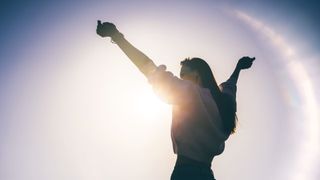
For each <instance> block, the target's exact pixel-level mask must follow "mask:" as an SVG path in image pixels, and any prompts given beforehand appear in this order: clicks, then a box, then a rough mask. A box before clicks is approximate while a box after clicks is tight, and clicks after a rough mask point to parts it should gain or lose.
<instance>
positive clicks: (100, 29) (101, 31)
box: [96, 20, 119, 37]
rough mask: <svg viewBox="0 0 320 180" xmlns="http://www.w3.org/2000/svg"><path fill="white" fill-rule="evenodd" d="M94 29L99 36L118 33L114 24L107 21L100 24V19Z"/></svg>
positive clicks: (111, 35) (109, 35)
mask: <svg viewBox="0 0 320 180" xmlns="http://www.w3.org/2000/svg"><path fill="white" fill-rule="evenodd" d="M96 31H97V34H98V35H100V36H101V37H113V36H114V35H115V34H117V33H119V31H118V29H117V28H116V26H115V25H114V24H112V23H109V22H104V23H103V24H102V23H101V21H100V20H98V25H97V30H96Z"/></svg>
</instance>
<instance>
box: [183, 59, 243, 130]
mask: <svg viewBox="0 0 320 180" xmlns="http://www.w3.org/2000/svg"><path fill="white" fill-rule="evenodd" d="M180 64H181V65H182V66H187V67H189V68H190V69H191V70H193V71H197V72H198V73H199V75H200V77H201V81H202V87H204V88H208V89H210V92H211V95H212V97H213V99H214V100H215V101H216V103H217V106H218V109H219V113H220V116H221V118H222V122H223V128H224V132H225V133H226V134H233V133H234V132H235V129H236V121H237V118H236V106H235V101H234V99H233V98H232V97H231V96H230V95H228V94H225V93H222V92H221V91H220V88H219V86H218V84H217V82H216V80H215V78H214V76H213V73H212V71H211V68H210V66H209V65H208V63H207V62H206V61H204V60H203V59H201V58H191V59H190V58H186V59H185V60H183V61H181V62H180Z"/></svg>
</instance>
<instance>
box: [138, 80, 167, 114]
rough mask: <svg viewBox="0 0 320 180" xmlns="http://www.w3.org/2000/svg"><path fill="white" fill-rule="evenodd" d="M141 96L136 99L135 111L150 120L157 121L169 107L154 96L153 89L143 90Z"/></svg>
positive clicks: (145, 88)
mask: <svg viewBox="0 0 320 180" xmlns="http://www.w3.org/2000/svg"><path fill="white" fill-rule="evenodd" d="M140 92H141V93H140V94H139V95H137V96H136V97H135V102H136V103H135V105H136V106H135V107H134V111H135V112H137V113H138V114H139V115H141V116H143V117H145V118H148V119H157V118H154V117H158V116H159V115H161V114H162V113H163V112H164V111H165V110H166V109H168V108H169V105H168V104H166V103H165V102H163V101H161V99H160V98H159V97H157V96H156V94H154V92H153V91H152V89H151V87H148V86H147V87H144V88H141V90H140Z"/></svg>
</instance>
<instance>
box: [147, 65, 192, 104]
mask: <svg viewBox="0 0 320 180" xmlns="http://www.w3.org/2000/svg"><path fill="white" fill-rule="evenodd" d="M147 78H148V82H149V83H150V84H151V85H152V88H153V90H154V92H155V93H156V94H157V95H158V96H159V97H160V98H161V99H162V100H164V101H165V102H166V103H168V104H175V105H177V104H182V103H187V102H189V100H190V99H191V95H192V92H193V89H194V87H193V85H192V83H191V82H190V81H186V80H182V79H180V78H178V77H176V76H174V75H173V74H172V73H171V72H170V71H166V66H164V65H160V66H158V67H157V68H156V69H154V70H153V71H152V72H150V73H149V74H148V75H147Z"/></svg>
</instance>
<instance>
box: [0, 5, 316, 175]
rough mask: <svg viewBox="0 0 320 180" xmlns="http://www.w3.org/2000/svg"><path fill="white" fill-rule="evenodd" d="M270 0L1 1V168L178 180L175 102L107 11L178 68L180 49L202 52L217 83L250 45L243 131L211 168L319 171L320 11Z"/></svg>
mask: <svg viewBox="0 0 320 180" xmlns="http://www.w3.org/2000/svg"><path fill="white" fill-rule="evenodd" d="M270 9H272V4H263V3H261V4H259V3H256V4H254V5H250V4H249V3H247V2H245V1H244V2H243V3H239V2H237V3H236V2H234V1H230V2H229V3H221V2H218V1H188V2H183V1H174V2H172V1H161V2H160V1H159V2H157V3H154V2H153V3H151V2H144V1H138V2H135V3H133V2H132V1H128V2H126V1H106V2H95V3H91V2H90V3H89V1H88V2H85V1H82V2H79V3H72V2H70V3H69V2H64V1H61V2H52V3H43V2H32V3H26V2H21V3H17V4H14V3H11V4H10V3H8V4H6V5H5V6H2V8H1V12H2V13H1V18H2V19H3V20H2V22H4V23H3V24H5V25H6V26H5V27H6V28H5V29H2V30H1V35H0V40H1V42H2V43H1V45H0V47H1V49H0V98H1V100H0V179H1V180H20V179H25V180H29V179H30V180H31V179H32V180H38V179H39V180H40V179H41V180H42V179H48V180H49V179H61V180H63V179H66V180H67V179H68V180H69V179H80V180H81V179H83V180H85V179H97V180H100V179H101V180H102V179H119V180H122V179H123V180H125V179H142V180H147V179H148V180H149V179H154V180H163V179H169V177H170V174H171V172H172V169H173V166H174V162H175V155H174V154H173V150H172V144H171V139H170V125H171V109H170V106H169V105H166V104H165V103H163V102H162V101H161V100H159V99H158V98H157V97H156V96H155V95H154V94H153V92H152V88H151V87H150V86H149V84H148V82H147V80H146V79H145V78H144V77H143V75H142V74H140V72H139V71H138V70H137V69H136V68H135V66H134V65H133V64H132V63H131V62H130V61H129V60H128V58H127V57H126V56H125V55H124V54H123V53H122V52H121V51H120V49H119V48H118V47H117V45H116V44H112V43H111V42H110V39H108V38H106V39H102V38H100V37H99V36H97V35H96V34H95V28H96V20H98V19H100V20H102V21H111V22H113V23H115V24H116V25H117V27H118V29H119V30H120V31H121V32H122V33H123V34H124V35H125V37H126V38H127V39H128V40H129V41H130V42H131V43H132V44H134V45H135V46H136V47H137V48H139V49H140V50H141V51H143V52H144V53H146V54H147V55H148V56H149V57H150V58H151V59H153V60H154V62H155V63H156V64H165V65H166V66H167V68H168V69H169V70H170V71H172V72H173V73H174V74H176V75H178V74H179V69H180V65H179V62H180V61H181V60H183V59H184V58H186V57H201V58H203V59H205V60H207V62H208V63H209V64H210V66H211V68H212V70H213V71H214V75H215V77H216V79H217V81H218V82H219V83H221V82H223V81H224V80H226V79H227V78H228V77H229V76H230V74H231V73H232V71H233V68H234V67H235V65H236V62H237V60H238V59H239V58H241V57H242V56H247V55H249V56H255V57H256V61H255V63H254V65H253V67H252V69H250V70H247V71H244V72H242V73H241V75H240V80H239V84H238V94H237V101H238V118H239V124H238V129H237V133H236V134H234V135H232V136H231V137H230V138H229V139H228V141H227V145H226V149H225V152H224V153H223V154H222V155H220V156H218V157H216V158H215V159H214V160H213V171H214V173H215V177H216V178H217V179H223V180H231V179H245V180H256V179H262V180H269V179H275V180H277V179H279V180H280V179H281V180H282V179H293V180H300V179H310V180H313V179H314V180H316V179H319V178H320V174H319V173H320V172H319V170H318V169H317V167H319V166H320V153H319V152H320V144H319V142H320V124H319V119H320V118H319V117H320V116H319V110H320V107H319V102H320V96H319V93H318V94H317V92H316V89H319V88H320V83H319V79H318V77H320V68H319V67H320V62H319V56H320V54H319V49H318V46H315V44H313V43H314V42H313V41H312V39H314V38H318V36H317V34H316V32H314V31H313V29H315V28H314V27H315V26H314V25H312V19H304V18H305V17H306V16H303V15H302V16H300V17H299V18H296V17H297V16H295V17H293V16H292V19H290V17H291V16H290V15H291V14H292V13H293V11H292V7H291V6H290V8H288V9H286V8H285V7H284V6H277V8H275V9H274V12H270ZM275 15H277V16H275ZM301 25H303V26H304V28H303V30H301ZM289 27H297V28H296V29H295V28H289ZM301 31H302V32H306V33H301Z"/></svg>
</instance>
